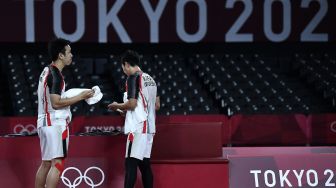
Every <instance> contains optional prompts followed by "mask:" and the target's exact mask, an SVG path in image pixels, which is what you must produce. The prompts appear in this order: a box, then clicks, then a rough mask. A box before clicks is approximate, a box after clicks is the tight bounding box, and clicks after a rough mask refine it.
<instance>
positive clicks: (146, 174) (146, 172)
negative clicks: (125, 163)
mask: <svg viewBox="0 0 336 188" xmlns="http://www.w3.org/2000/svg"><path fill="white" fill-rule="evenodd" d="M153 139H154V134H146V148H145V154H144V158H143V160H142V161H140V162H139V169H140V171H141V177H142V184H143V187H144V188H152V187H153V172H152V168H151V162H150V157H151V151H152V146H153Z"/></svg>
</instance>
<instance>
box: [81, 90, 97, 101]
mask: <svg viewBox="0 0 336 188" xmlns="http://www.w3.org/2000/svg"><path fill="white" fill-rule="evenodd" d="M93 95H94V90H93V89H90V90H86V91H83V92H82V93H81V94H80V96H81V98H82V99H88V98H91V97H93Z"/></svg>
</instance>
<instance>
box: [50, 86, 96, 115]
mask: <svg viewBox="0 0 336 188" xmlns="http://www.w3.org/2000/svg"><path fill="white" fill-rule="evenodd" d="M93 94H94V91H93V90H88V91H83V92H82V93H81V94H79V95H77V96H74V97H71V98H66V99H62V98H61V96H60V95H59V94H50V101H51V106H52V107H53V109H55V110H58V109H61V108H64V107H67V106H70V105H73V104H75V103H77V102H79V101H81V100H84V99H87V98H90V97H92V96H93Z"/></svg>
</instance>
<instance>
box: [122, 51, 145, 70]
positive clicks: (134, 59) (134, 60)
mask: <svg viewBox="0 0 336 188" xmlns="http://www.w3.org/2000/svg"><path fill="white" fill-rule="evenodd" d="M120 61H121V63H122V64H123V65H125V62H127V63H128V64H130V65H131V66H132V67H134V66H136V65H139V63H140V56H139V54H138V53H137V52H136V51H133V50H127V51H126V52H124V53H123V54H122V55H121V58H120Z"/></svg>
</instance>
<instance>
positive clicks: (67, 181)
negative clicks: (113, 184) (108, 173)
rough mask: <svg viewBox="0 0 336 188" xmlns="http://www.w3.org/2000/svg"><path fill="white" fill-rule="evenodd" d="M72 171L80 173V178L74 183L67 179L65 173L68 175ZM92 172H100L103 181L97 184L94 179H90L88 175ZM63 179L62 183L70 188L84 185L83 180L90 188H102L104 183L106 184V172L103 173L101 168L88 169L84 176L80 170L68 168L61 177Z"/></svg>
mask: <svg viewBox="0 0 336 188" xmlns="http://www.w3.org/2000/svg"><path fill="white" fill-rule="evenodd" d="M70 170H74V171H76V172H77V173H78V177H77V178H76V179H75V180H74V181H73V182H71V181H70V180H69V178H67V177H66V176H65V173H66V172H67V171H70ZM91 170H96V171H98V172H99V173H100V174H101V177H102V179H101V180H100V182H99V183H95V182H94V181H93V180H92V178H91V177H89V176H88V175H87V173H88V172H89V171H91ZM61 179H62V182H63V183H64V185H66V186H68V187H69V188H75V187H77V186H78V185H79V184H81V183H82V181H83V179H84V181H85V183H86V184H87V185H88V186H90V187H91V188H94V187H98V186H100V185H101V184H103V182H104V180H105V174H104V172H103V170H102V169H100V168H99V167H96V166H92V167H90V168H88V169H86V170H85V172H84V174H82V172H81V171H80V170H79V169H78V168H76V167H68V168H66V169H65V170H64V171H63V173H62V175H61Z"/></svg>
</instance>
